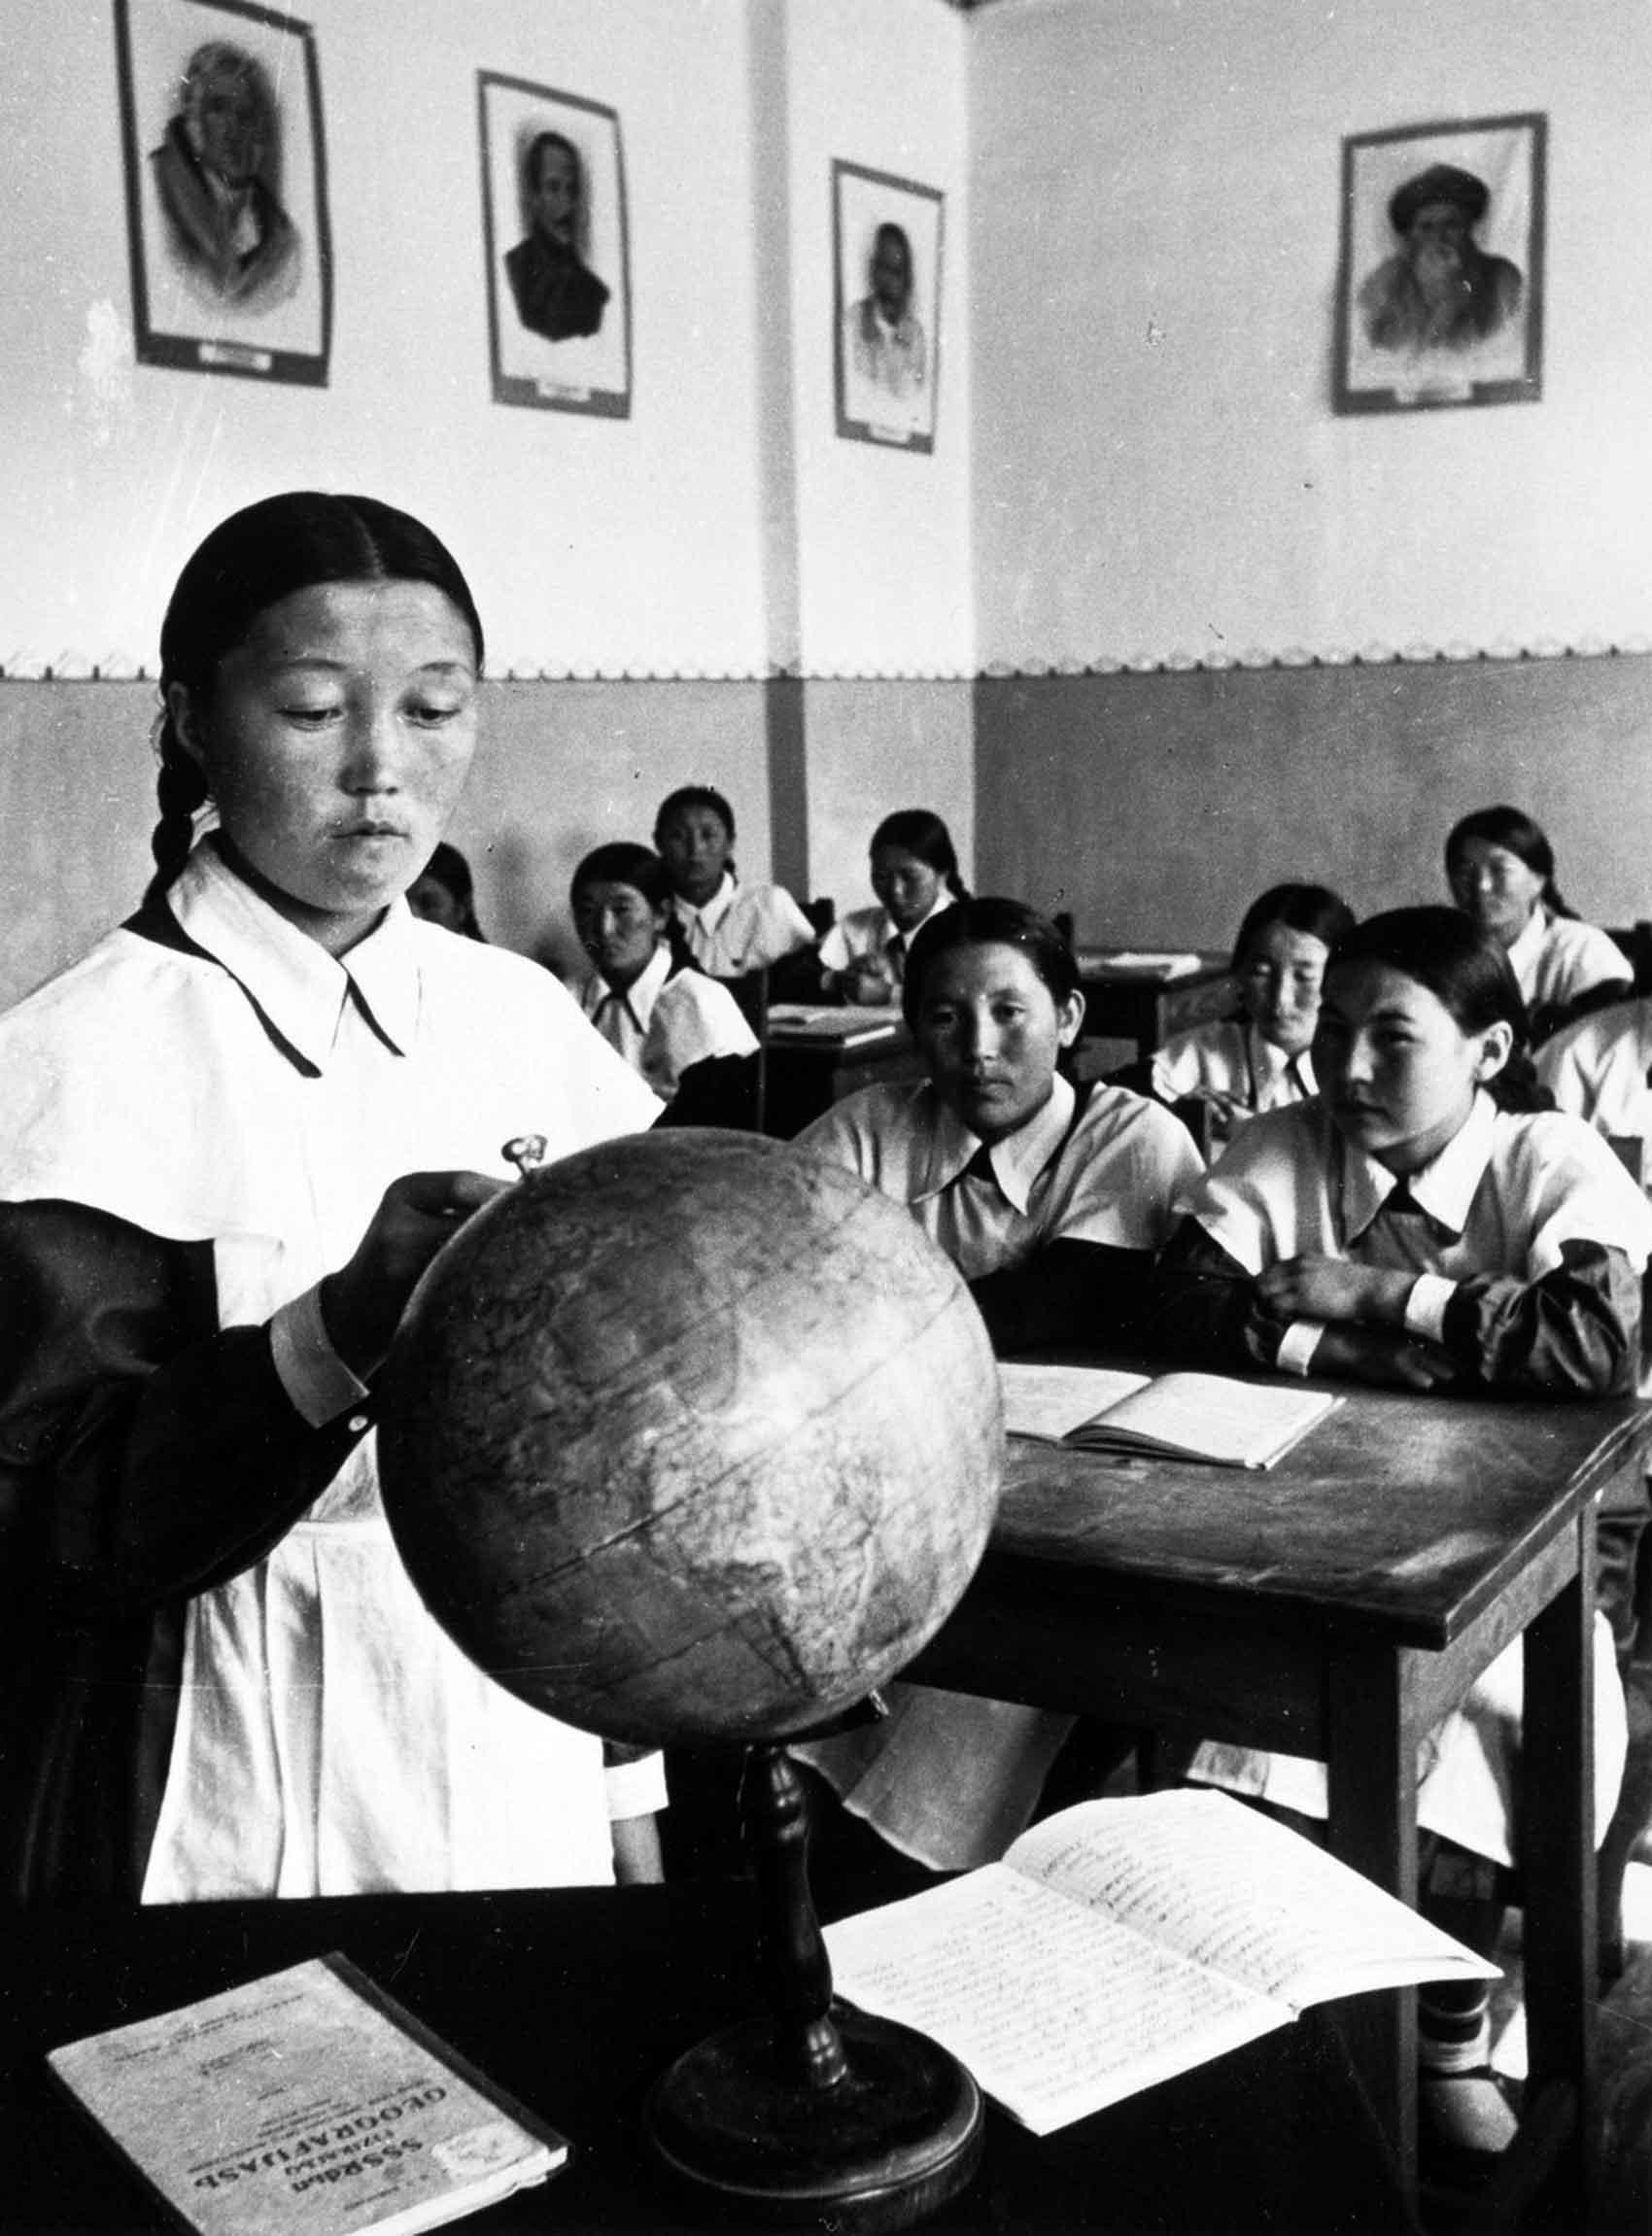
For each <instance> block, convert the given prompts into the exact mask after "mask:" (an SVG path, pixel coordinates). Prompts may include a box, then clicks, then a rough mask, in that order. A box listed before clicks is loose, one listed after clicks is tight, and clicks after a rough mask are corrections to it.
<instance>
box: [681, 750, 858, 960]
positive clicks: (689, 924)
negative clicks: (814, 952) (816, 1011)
mask: <svg viewBox="0 0 1652 2236" xmlns="http://www.w3.org/2000/svg"><path fill="white" fill-rule="evenodd" d="M734 843H735V811H734V809H733V808H731V807H730V806H729V803H728V802H727V800H725V799H724V797H723V795H722V794H721V793H720V792H714V791H712V789H711V787H710V786H709V785H708V784H685V785H684V786H683V787H682V788H681V790H680V791H676V792H672V793H671V795H670V796H669V797H668V798H667V799H665V800H663V801H662V802H661V803H660V811H659V813H658V814H657V815H656V816H655V818H654V844H655V847H656V849H657V850H658V852H659V855H660V858H661V860H662V861H663V862H664V863H665V865H666V876H667V877H668V878H669V879H670V880H671V910H672V913H673V914H674V915H675V917H676V921H677V925H678V928H679V929H680V931H681V933H682V936H683V939H684V940H685V941H686V943H687V946H688V951H689V954H690V955H691V956H692V957H693V959H694V961H695V962H696V963H698V964H699V966H700V968H701V969H702V970H703V971H706V972H708V973H709V975H710V976H711V977H712V978H714V979H740V978H744V977H745V976H746V975H747V973H748V972H751V971H762V970H768V969H771V968H772V967H773V966H774V964H776V963H779V962H782V961H784V960H785V958H786V957H788V956H790V955H803V954H806V953H809V950H811V949H812V948H813V946H814V927H813V925H812V924H811V923H810V922H809V918H808V917H807V916H806V915H805V914H804V912H803V911H802V910H801V909H800V908H799V907H798V905H797V903H796V902H795V901H794V900H793V899H792V896H791V895H790V893H788V892H787V891H786V889H785V887H784V886H783V885H742V884H740V881H739V879H738V878H737V877H736V875H735V864H734ZM810 959H811V960H812V957H811V958H810ZM810 975H811V977H812V979H813V990H818V975H817V972H813V973H811V974H810Z"/></svg>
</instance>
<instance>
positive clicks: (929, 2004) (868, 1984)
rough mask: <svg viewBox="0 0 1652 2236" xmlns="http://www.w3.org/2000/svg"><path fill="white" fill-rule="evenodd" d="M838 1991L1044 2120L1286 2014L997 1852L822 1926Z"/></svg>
mask: <svg viewBox="0 0 1652 2236" xmlns="http://www.w3.org/2000/svg"><path fill="white" fill-rule="evenodd" d="M826 1942H827V1946H828V1948H829V1950H830V1952H831V1957H832V1968H833V1972H834V1975H835V1977H836V1979H837V1984H838V1990H839V1992H840V1994H843V1995H846V1996H847V1997H848V1998H849V2000H850V2001H851V2002H852V2003H858V2004H861V2005H863V2006H864V2007H865V2008H866V2009H867V2010H869V2011H876V2012H881V2013H882V2014H883V2016H884V2017H886V2018H897V2019H900V2020H902V2021H903V2022H904V2023H905V2024H906V2025H908V2026H915V2027H916V2028H917V2029H918V2030H919V2032H920V2033H923V2034H928V2035H932V2036H933V2037H934V2038H935V2040H936V2041H937V2042H941V2043H944V2044H945V2045H946V2047H947V2048H948V2049H949V2050H951V2052H952V2054H953V2055H954V2056H955V2057H959V2058H961V2059H962V2060H963V2062H964V2063H965V2065H967V2066H968V2067H969V2069H970V2071H971V2072H972V2073H973V2074H974V2075H975V2077H976V2079H977V2081H980V2083H981V2087H982V2088H984V2089H985V2090H986V2091H987V2093H988V2095H990V2096H993V2097H995V2098H996V2099H997V2100H998V2102H999V2103H1000V2104H1001V2105H1002V2106H1003V2107H1004V2109H1005V2111H1006V2112H1008V2113H1010V2114H1011V2116H1013V2117H1014V2118H1015V2119H1018V2120H1019V2121H1020V2122H1021V2124H1022V2126H1023V2127H1028V2128H1030V2129H1031V2130H1032V2132H1033V2133H1034V2134H1035V2135H1048V2134H1050V2131H1051V2129H1053V2128H1056V2127H1064V2126H1066V2125H1067V2123H1068V2122H1069V2121H1070V2120H1074V2119H1082V2118H1084V2117H1085V2116H1087V2115H1088V2114H1089V2113H1091V2112H1098V2111H1100V2109H1101V2108H1102V2106H1103V2105H1107V2104H1116V2103H1118V2102H1119V2100H1120V2099H1121V2098H1123V2097H1126V2096H1133V2095H1135V2093H1136V2092H1137V2091H1138V2090H1139V2089H1143V2088H1150V2087H1152V2086H1153V2083H1154V2082H1155V2081H1168V2080H1169V2079H1170V2078H1171V2077H1172V2076H1173V2075H1175V2074H1178V2073H1185V2072H1186V2071H1187V2069H1188V2067H1189V2066H1193V2065H1201V2064H1203V2063H1204V2062H1205V2060H1206V2059H1207V2058H1212V2057H1217V2056H1220V2055H1221V2053H1222V2051H1223V2050H1225V2049H1236V2048H1237V2047H1239V2045H1240V2044H1241V2043H1245V2042H1252V2041H1254V2040H1255V2039H1256V2036H1258V2035H1261V2034H1267V2033H1269V2032H1270V2031H1271V2030H1272V2029H1273V2028H1274V2027H1276V2026H1280V2025H1282V2024H1284V2022H1285V2021H1286V2020H1287V2019H1288V2018H1290V2017H1291V2012H1290V2011H1289V2010H1286V2009H1284V2008H1283V2007H1274V2006H1271V2005H1269V2004H1266V2003H1263V2002H1261V2001H1260V2000H1259V1999H1258V1998H1256V1996H1253V1995H1251V1994H1248V1993H1247V1992H1246V1991H1245V1990H1244V1989H1242V1988H1239V1987H1237V1986H1235V1985H1234V1984H1232V1983H1231V1982H1230V1981H1227V1980H1216V1981H1212V1979H1211V1978H1209V1976H1208V1975H1207V1974H1206V1973H1204V1972H1202V1971H1200V1969H1199V1968H1198V1966H1197V1965H1195V1964H1193V1963H1191V1962H1189V1960H1188V1959H1187V1958H1186V1957H1184V1956H1179V1955H1178V1954H1177V1953H1176V1951H1175V1950H1174V1949H1168V1948H1165V1947H1163V1946H1161V1945H1159V1944H1155V1943H1153V1942H1152V1941H1150V1940H1148V1939H1146V1938H1145V1937H1144V1936H1143V1935H1141V1934H1139V1933H1135V1932H1132V1931H1131V1929H1130V1928H1129V1927H1128V1926H1122V1925H1119V1924H1117V1923H1116V1922H1115V1921H1114V1920H1113V1919H1111V1918H1108V1917H1104V1916H1102V1915H1100V1914H1099V1913H1098V1912H1096V1911H1093V1910H1088V1909H1082V1908H1080V1907H1078V1906H1076V1905H1075V1904H1073V1903H1072V1902H1070V1901H1068V1900H1066V1899H1065V1898H1064V1897H1063V1896H1061V1895H1058V1894H1056V1893H1054V1892H1053V1891H1052V1890H1051V1889H1050V1888H1049V1887H1043V1886H1039V1885H1037V1884H1036V1883H1035V1882H1034V1881H1032V1880H1031V1879H1026V1878H1023V1877H1021V1875H1019V1873H1017V1872H1015V1871H1014V1870H1013V1869H1012V1868H1011V1867H1010V1866H1009V1865H1008V1864H988V1865H986V1867H985V1868H984V1869H983V1870H981V1871H979V1872H972V1873H971V1874H970V1875H969V1876H968V1877H966V1878H961V1879H953V1880H950V1881H949V1882H948V1883H947V1884H946V1885H945V1886H941V1887H936V1888H934V1889H933V1890H931V1891H930V1892H928V1893H925V1894H921V1895H914V1896H912V1897H911V1898H910V1899H909V1900H908V1901H906V1902H898V1903H891V1904H890V1905H889V1907H888V1909H881V1910H872V1911H869V1912H868V1913H867V1914H866V1915H864V1916H862V1917H857V1918H848V1919H845V1920H843V1922H842V1923H841V1924H838V1925H834V1926H829V1927H828V1928H827V1932H826Z"/></svg>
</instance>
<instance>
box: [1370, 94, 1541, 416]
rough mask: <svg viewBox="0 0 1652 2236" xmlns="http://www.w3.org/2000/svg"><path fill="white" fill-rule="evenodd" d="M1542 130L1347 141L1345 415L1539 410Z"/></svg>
mask: <svg viewBox="0 0 1652 2236" xmlns="http://www.w3.org/2000/svg"><path fill="white" fill-rule="evenodd" d="M1546 121H1547V120H1546V119H1544V118H1543V117H1540V116H1520V117H1492V118H1486V119H1484V120H1480V121H1478V122H1475V123H1467V124H1419V125H1406V126H1404V127H1403V128H1401V129H1398V130H1394V131H1384V132H1366V133H1359V134H1356V135H1355V136H1353V137H1352V138H1350V139H1347V140H1345V141H1344V142H1343V199H1342V244H1343V246H1342V265H1341V272H1340V279H1339V285H1338V289H1337V305H1336V320H1337V326H1336V393H1335V402H1336V408H1337V410H1338V411H1339V412H1362V411H1364V412H1369V411H1404V410H1409V409H1413V408H1415V407H1417V406H1420V405H1421V406H1429V405H1440V404H1475V403H1518V402H1535V401H1536V400H1537V398H1538V397H1539V396H1540V395H1541V393H1542V340H1543V214H1544V213H1543V171H1544V153H1545V142H1546V137H1547V131H1546Z"/></svg>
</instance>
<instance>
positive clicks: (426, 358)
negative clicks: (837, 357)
mask: <svg viewBox="0 0 1652 2236" xmlns="http://www.w3.org/2000/svg"><path fill="white" fill-rule="evenodd" d="M135 4H137V5H142V4H143V0H135ZM302 15H303V17H304V18H305V19H306V20H308V21H310V22H312V23H313V24H314V26H315V31H316V39H317V46H318V51H319V56H320V75H321V86H322V99H323V105H324V113H325V129H326V140H327V169H328V187H329V193H328V200H329V205H330V216H331V225H332V238H333V247H334V257H335V291H334V314H335V315H334V349H333V361H332V368H331V378H330V383H329V385H328V386H327V388H326V389H307V388H297V387H284V386H279V385H275V384H272V383H267V382H262V381H258V380H247V379H240V378H230V377H222V376H207V375H202V374H198V373H192V372H178V371H171V370H166V369H157V368H154V367H150V366H137V365H135V364H134V363H133V361H132V344H131V308H130V306H131V288H130V278H129V272H128V265H127V252H126V225H125V209H124V200H123V189H122V184H121V156H120V124H119V103H118V94H117V80H116V60H115V41H114V35H113V29H112V17H113V9H112V8H111V7H110V6H109V5H108V4H107V0H99V5H97V6H94V7H75V8H69V9H51V8H24V7H21V6H18V7H14V8H12V9H10V10H9V11H8V15H7V25H6V50H7V88H6V92H5V94H4V96H3V99H4V103H5V123H6V132H5V140H4V155H3V156H0V165H3V174H0V175H3V179H4V185H5V201H6V236H7V269H8V285H7V287H6V289H5V301H4V307H3V308H0V322H3V324H0V378H3V379H4V383H5V388H6V396H7V410H8V419H9V431H10V440H9V442H8V446H7V453H8V463H7V476H6V480H7V492H6V499H5V506H6V511H5V523H6V528H7V546H8V549H9V550H10V552H11V554H12V558H13V565H12V566H11V567H10V568H8V569H7V570H6V573H5V578H4V582H3V585H0V662H3V661H5V660H7V659H8V658H9V657H10V656H11V655H12V654H13V653H14V652H16V651H17V650H19V649H29V650H32V651H33V652H35V653H36V654H37V655H39V656H40V657H42V658H44V659H47V660H52V659H54V658H55V657H56V655H57V654H58V653H59V652H60V651H62V650H63V649H65V648H72V649H74V650H76V651H78V652H80V653H81V654H83V655H85V656H86V657H87V658H89V659H91V660H99V659H101V658H102V657H103V656H104V655H105V654H107V653H109V652H111V651H120V652H122V653H124V654H126V655H127V656H128V657H129V658H131V659H133V660H137V661H143V662H153V660H154V657H155V637H156V633H157V629H158V625H159V619H160V613H161V609H162V606H163V604H164V602H165V598H166V595H167V593H168V591H169V589H170V587H171V583H172V580H173V578H174V576H175V575H176V573H177V570H178V568H179V566H180V564H181V563H182V561H183V559H184V558H185V556H186V555H187V554H188V552H189V549H190V548H191V547H192V546H193V545H194V543H195V542H196V541H198V539H199V537H200V536H201V535H202V534H203V533H204V532H205V531H206V529H207V528H209V527H210V526H211V525H212V524H213V522H215V521H216V520H218V519H219V518H221V517H222V516H223V515H224V513H226V512H228V511H230V510H232V509H233V508H234V507H235V506H236V505H238V504H241V503H244V502H246V501H249V500H250V499H253V498H255V497H259V496H262V495H264V494H266V493H267V492H269V491H270V490H272V489H277V488H283V487H291V486H293V485H295V484H298V485H308V486H320V487H323V488H342V489H364V490H368V491H370V492H371V493H372V494H374V495H375V496H382V497H385V498H387V499H390V500H391V501H393V502H396V503H399V504H402V505H404V506H406V507H408V508H409V509H411V510H412V511H414V512H417V513H419V514H421V515H422V516H423V517H425V518H427V519H429V520H430V524H431V525H432V526H433V527H435V528H436V529H437V530H438V531H439V533H442V534H443V535H444V536H445V537H446V538H447V539H448V540H449V541H450V542H451V544H452V545H453V547H454V550H455V551H456V553H457V554H458V556H459V557H460V559H461V561H462V563H463V564H464V566H465V569H466V571H467V573H468V574H469V575H470V578H471V581H472V585H473V587H474V589H475V592H476V597H477V602H478V604H479V605H480V608H481V611H482V614H483V617H484V619H485V621H486V622H487V625H488V630H489V636H490V646H491V652H492V656H493V660H492V664H493V665H494V667H495V668H496V670H501V669H502V668H503V667H504V666H506V665H507V664H509V663H511V662H513V661H515V662H520V663H522V664H523V665H524V666H526V667H527V668H529V669H532V670H536V669H538V668H539V667H540V666H541V665H544V666H547V667H549V668H551V669H552V670H555V671H561V670H574V671H588V672H589V671H601V672H605V673H610V674H617V673H621V672H625V671H630V672H632V673H639V672H640V673H664V674H671V673H679V672H684V671H687V672H700V673H735V674H750V673H753V672H758V671H762V670H763V669H764V668H765V667H766V665H767V661H768V647H767V643H766V638H765V611H764V604H763V600H762V596H761V581H760V533H759V520H760V506H759V499H758V484H757V467H756V457H757V440H756V425H757V398H756V389H755V385H754V380H753V373H752V366H753V359H754V346H753V345H754V335H755V333H756V327H757V320H758V316H759V306H758V304H757V302H756V299H755V275H754V268H753V260H752V256H751V248H750V237H751V222H750V221H751V208H752V196H753V191H754V188H753V178H752V169H751V136H750V132H749V130H748V129H747V127H746V116H747V103H748V98H749V86H748V76H747V17H746V8H745V5H744V0H531V4H529V0H465V4H464V5H463V6H461V7H455V6H453V5H451V0H396V5H394V6H390V5H385V4H382V0H310V4H309V5H308V6H307V7H306V8H305V9H304V10H303V11H302ZM205 19H206V18H205V17H204V16H203V20H205ZM479 69H487V70H490V71H493V72H499V73H502V74H504V75H507V76H511V77H517V78H522V79H526V80H529V81H530V82H532V83H534V84H538V85H544V86H550V87H553V88H556V89H558V90H564V91H570V92H574V93H577V94H580V95H582V96H584V97H585V98H587V99H590V100H594V101H599V102H602V103H603V104H605V105H607V106H609V107H612V108H614V109H616V110H617V111H618V112H619V118H620V126H621V132H622V138H623V149H624V158H625V166H626V185H627V192H628V200H629V206H630V219H631V282H632V321H633V349H634V367H635V371H634V380H635V394H634V401H633V411H632V416H631V418H630V419H629V420H628V421H623V422H614V421H607V420H601V419H596V418H591V417H583V416H578V415H575V414H572V413H568V412H561V411H540V410H526V409H521V408H512V407H506V406H502V405H499V404H496V403H494V402H493V401H492V400H491V389H490V375H489V356H488V332H487V308H486V293H485V287H484V272H483V245H482V221H481V202H480V177H481V165H480V155H479V149H478V130H477V91H476V73H477V71H478V70H479ZM960 433H961V430H960ZM24 554H26V563H25V564H20V565H19V564H18V559H19V555H24Z"/></svg>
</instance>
